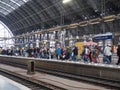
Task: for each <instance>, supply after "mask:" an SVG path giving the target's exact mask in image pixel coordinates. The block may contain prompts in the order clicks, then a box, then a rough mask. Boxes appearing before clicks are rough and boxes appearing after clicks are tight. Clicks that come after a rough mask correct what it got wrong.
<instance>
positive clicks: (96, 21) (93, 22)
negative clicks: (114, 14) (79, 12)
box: [89, 18, 101, 24]
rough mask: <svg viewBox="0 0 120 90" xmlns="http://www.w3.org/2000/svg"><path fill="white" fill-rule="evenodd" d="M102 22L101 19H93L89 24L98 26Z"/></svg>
mask: <svg viewBox="0 0 120 90" xmlns="http://www.w3.org/2000/svg"><path fill="white" fill-rule="evenodd" d="M100 21H101V19H100V18H95V19H91V20H89V24H98V23H100Z"/></svg>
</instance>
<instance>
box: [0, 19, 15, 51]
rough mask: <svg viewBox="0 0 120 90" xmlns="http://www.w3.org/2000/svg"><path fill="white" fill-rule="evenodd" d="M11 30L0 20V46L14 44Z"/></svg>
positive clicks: (4, 46)
mask: <svg viewBox="0 0 120 90" xmlns="http://www.w3.org/2000/svg"><path fill="white" fill-rule="evenodd" d="M12 37H13V34H12V32H11V31H10V30H9V29H8V28H7V27H6V25H5V24H4V23H2V22H1V21H0V47H3V48H5V49H6V48H8V47H11V46H13V45H14V40H13V39H12Z"/></svg>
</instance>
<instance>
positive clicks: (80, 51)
mask: <svg viewBox="0 0 120 90" xmlns="http://www.w3.org/2000/svg"><path fill="white" fill-rule="evenodd" d="M75 46H76V47H77V48H78V59H80V54H81V53H82V51H83V46H84V43H83V42H76V43H75Z"/></svg>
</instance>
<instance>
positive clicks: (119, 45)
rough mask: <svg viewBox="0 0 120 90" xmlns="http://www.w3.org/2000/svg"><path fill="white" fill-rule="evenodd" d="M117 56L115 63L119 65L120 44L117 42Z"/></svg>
mask: <svg viewBox="0 0 120 90" xmlns="http://www.w3.org/2000/svg"><path fill="white" fill-rule="evenodd" d="M117 56H118V62H117V63H116V65H119V63H120V44H118V48H117Z"/></svg>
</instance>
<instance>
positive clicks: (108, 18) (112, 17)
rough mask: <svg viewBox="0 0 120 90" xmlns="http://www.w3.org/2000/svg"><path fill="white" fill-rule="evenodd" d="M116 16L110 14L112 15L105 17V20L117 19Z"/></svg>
mask: <svg viewBox="0 0 120 90" xmlns="http://www.w3.org/2000/svg"><path fill="white" fill-rule="evenodd" d="M115 18H116V16H115V15H110V16H105V17H103V20H104V22H110V21H113V20H115Z"/></svg>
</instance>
